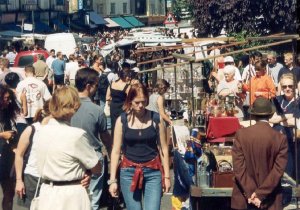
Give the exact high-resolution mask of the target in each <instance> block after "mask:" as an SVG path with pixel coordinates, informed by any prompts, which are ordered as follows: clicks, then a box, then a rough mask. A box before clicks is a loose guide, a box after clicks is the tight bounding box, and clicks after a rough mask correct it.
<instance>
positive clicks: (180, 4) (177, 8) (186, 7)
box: [172, 0, 192, 21]
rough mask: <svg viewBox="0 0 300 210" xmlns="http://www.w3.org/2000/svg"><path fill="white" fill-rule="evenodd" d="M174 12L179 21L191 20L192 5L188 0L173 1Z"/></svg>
mask: <svg viewBox="0 0 300 210" xmlns="http://www.w3.org/2000/svg"><path fill="white" fill-rule="evenodd" d="M172 12H173V14H174V15H175V18H176V20H177V21H180V20H182V19H186V18H190V16H191V14H192V5H191V4H190V2H189V1H188V0H173V2H172Z"/></svg>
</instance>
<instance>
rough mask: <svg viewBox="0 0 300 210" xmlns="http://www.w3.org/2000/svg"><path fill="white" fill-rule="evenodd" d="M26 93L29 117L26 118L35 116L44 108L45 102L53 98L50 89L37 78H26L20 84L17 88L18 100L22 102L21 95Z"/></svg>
mask: <svg viewBox="0 0 300 210" xmlns="http://www.w3.org/2000/svg"><path fill="white" fill-rule="evenodd" d="M23 92H25V93H26V100H27V109H28V115H27V116H25V117H26V118H31V117H34V116H35V113H36V111H37V110H38V109H41V108H43V106H44V101H47V100H49V99H50V98H51V94H50V92H49V90H48V87H47V86H46V84H45V83H44V82H42V81H41V80H39V79H37V78H35V77H26V78H25V79H24V80H23V81H21V82H19V84H18V85H17V88H16V93H17V97H18V100H19V101H21V100H20V97H21V94H22V93H23Z"/></svg>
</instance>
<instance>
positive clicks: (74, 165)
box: [0, 31, 300, 210]
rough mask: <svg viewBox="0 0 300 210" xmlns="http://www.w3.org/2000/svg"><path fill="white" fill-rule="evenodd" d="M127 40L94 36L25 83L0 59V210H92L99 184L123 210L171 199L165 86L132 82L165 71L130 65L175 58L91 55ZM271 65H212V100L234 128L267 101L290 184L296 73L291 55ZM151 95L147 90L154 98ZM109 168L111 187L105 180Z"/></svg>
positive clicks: (32, 71)
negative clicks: (87, 46) (222, 103)
mask: <svg viewBox="0 0 300 210" xmlns="http://www.w3.org/2000/svg"><path fill="white" fill-rule="evenodd" d="M126 35H127V32H126V31H125V32H123V33H118V32H116V33H110V34H105V33H104V34H101V35H100V34H98V36H99V38H100V39H99V41H98V42H96V43H94V44H92V45H93V47H94V48H93V49H94V50H93V51H91V52H89V53H87V52H86V51H82V50H81V49H79V48H76V49H75V50H74V53H73V54H70V55H69V56H68V62H65V59H64V57H63V55H62V53H61V52H55V50H54V49H53V50H50V52H49V53H50V56H49V57H48V58H47V59H46V60H44V59H43V57H42V56H39V57H38V60H37V61H36V62H35V63H33V65H30V66H26V67H25V69H24V71H25V78H22V76H21V75H19V74H17V73H15V72H11V71H10V69H9V66H10V63H11V62H10V60H9V59H8V58H5V56H4V57H3V56H2V57H1V58H0V105H1V106H0V117H1V118H0V145H1V146H0V153H1V156H0V183H1V187H2V190H3V195H4V197H3V202H2V208H3V209H5V210H11V209H12V205H13V197H14V194H15V192H16V194H17V196H18V205H21V206H24V207H26V208H28V209H29V207H30V203H31V201H32V200H33V199H34V197H36V191H37V189H38V191H39V197H40V202H39V209H41V210H42V209H46V207H47V208H49V206H50V207H51V209H58V210H60V209H61V210H63V209H64V210H65V209H72V210H73V209H94V210H96V209H99V208H100V198H101V195H103V194H104V193H103V190H104V186H105V185H106V184H105V183H106V182H107V184H108V185H109V192H110V194H111V196H112V197H118V196H119V195H120V190H121V192H122V194H123V197H124V201H125V204H126V206H127V209H129V210H131V209H135V210H136V209H142V205H144V207H145V209H160V200H161V196H162V192H168V191H169V189H170V185H171V183H170V173H169V152H168V141H167V139H166V129H165V127H166V125H172V121H171V120H170V117H169V116H168V114H167V113H166V112H165V107H164V104H165V101H164V94H165V93H166V92H167V91H168V89H169V88H170V84H169V83H168V82H167V81H166V80H164V79H157V78H156V77H155V74H154V73H153V75H152V80H151V82H150V83H149V82H147V81H146V79H145V78H146V77H147V74H137V73H138V72H139V71H140V70H141V71H142V70H143V69H147V68H152V67H154V66H153V65H156V66H157V65H163V63H162V62H161V61H157V62H155V63H154V64H153V63H150V64H143V65H139V68H137V67H136V64H138V63H140V62H143V61H146V60H149V59H150V60H151V59H159V58H164V57H166V56H167V55H169V54H170V53H172V52H173V51H172V50H169V51H167V50H161V51H155V52H147V53H144V54H143V53H141V54H139V53H138V52H137V49H132V50H131V51H130V53H129V55H128V56H127V58H128V59H129V60H134V61H135V64H134V65H132V64H131V63H129V62H126V56H125V55H124V54H122V53H121V52H120V51H119V50H118V48H116V49H115V50H113V51H112V52H111V53H110V54H109V55H107V56H105V57H104V56H102V55H101V54H100V53H99V51H97V48H98V47H99V49H100V48H101V46H104V45H105V44H108V43H107V42H110V41H111V40H113V41H117V40H119V39H121V38H122V37H123V36H126ZM184 36H185V35H184ZM181 53H184V51H181ZM276 59H277V54H276V52H273V51H272V52H269V53H268V54H267V55H265V57H264V56H263V55H262V54H261V53H260V52H254V53H252V54H250V55H249V60H248V61H249V62H248V63H245V62H247V59H246V60H245V62H244V63H243V64H241V66H243V67H244V68H241V66H239V67H240V68H237V67H236V66H237V65H235V63H237V62H235V60H234V58H233V57H231V56H227V57H225V58H222V57H219V58H218V59H216V60H215V61H214V69H215V71H213V70H211V72H212V73H211V78H212V79H213V80H214V83H215V86H216V93H217V95H218V97H220V98H226V97H228V96H234V98H235V107H236V108H237V109H238V112H237V113H236V116H237V117H238V118H239V119H241V120H242V119H247V115H248V111H247V109H248V108H249V107H252V106H253V105H254V104H255V102H256V101H257V100H258V99H261V98H265V99H268V100H272V103H273V104H274V105H275V107H276V111H274V112H268V113H267V115H266V116H267V117H266V119H267V120H269V122H271V123H273V124H274V127H273V128H274V129H275V130H277V131H279V132H281V133H283V134H285V135H286V138H287V148H288V149H287V158H288V161H287V167H286V168H285V167H284V169H285V171H286V173H287V174H288V175H289V176H291V177H292V178H294V179H295V178H296V174H295V171H296V167H299V166H296V162H295V156H296V154H295V144H294V134H293V129H294V127H295V126H297V125H295V122H297V120H295V118H296V119H299V118H300V112H299V111H300V108H299V98H298V93H299V88H298V82H299V81H300V68H299V67H298V66H296V60H294V56H293V54H292V53H286V54H284V64H280V63H278V62H277V60H276ZM174 61H175V60H172V62H174ZM133 67H134V68H133ZM150 85H153V86H154V88H153V89H152V92H151V93H150V92H149V86H150ZM212 87H213V86H211V88H212ZM107 109H108V110H109V111H108V112H107V111H105V110H107ZM250 111H251V110H250ZM250 113H251V112H250ZM252 114H253V113H252ZM271 114H272V116H271ZM254 115H255V113H254ZM266 119H265V118H264V119H262V120H266ZM278 138H279V137H278ZM280 138H281V137H280ZM238 149H239V148H236V150H235V151H236V152H238ZM235 154H236V153H235ZM107 159H110V178H109V179H108V178H107V177H106V176H105V172H106V173H107V170H108V169H107V167H106V164H107ZM120 160H121V161H120ZM283 165H284V164H283ZM279 174H281V171H280V173H279ZM281 175H282V174H281ZM242 181H243V180H241V182H242ZM119 182H120V183H119ZM40 183H41V184H40ZM87 189H88V190H87ZM250 197H251V198H252V196H250V195H249V199H250ZM259 198H261V197H256V196H255V195H253V199H250V200H249V202H250V203H251V202H253V204H254V205H256V206H258V205H260V203H259V201H258V200H257V199H259ZM142 200H143V201H142Z"/></svg>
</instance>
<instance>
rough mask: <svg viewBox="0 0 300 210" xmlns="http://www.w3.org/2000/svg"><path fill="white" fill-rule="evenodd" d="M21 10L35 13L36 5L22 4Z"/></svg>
mask: <svg viewBox="0 0 300 210" xmlns="http://www.w3.org/2000/svg"><path fill="white" fill-rule="evenodd" d="M22 10H23V11H36V10H38V5H37V4H23V5H22Z"/></svg>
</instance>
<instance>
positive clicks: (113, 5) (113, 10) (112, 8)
mask: <svg viewBox="0 0 300 210" xmlns="http://www.w3.org/2000/svg"><path fill="white" fill-rule="evenodd" d="M110 14H111V15H114V14H116V3H110Z"/></svg>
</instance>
